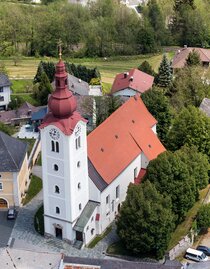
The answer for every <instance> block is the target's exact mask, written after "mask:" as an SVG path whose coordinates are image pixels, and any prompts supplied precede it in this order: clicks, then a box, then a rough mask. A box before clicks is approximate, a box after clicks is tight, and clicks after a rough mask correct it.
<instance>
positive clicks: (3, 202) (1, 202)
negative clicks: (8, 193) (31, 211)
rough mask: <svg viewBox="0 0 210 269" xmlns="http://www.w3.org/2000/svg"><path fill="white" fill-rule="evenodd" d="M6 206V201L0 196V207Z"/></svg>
mask: <svg viewBox="0 0 210 269" xmlns="http://www.w3.org/2000/svg"><path fill="white" fill-rule="evenodd" d="M7 208H8V204H7V201H6V200H4V199H3V198H0V209H7Z"/></svg>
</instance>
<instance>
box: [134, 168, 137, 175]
mask: <svg viewBox="0 0 210 269" xmlns="http://www.w3.org/2000/svg"><path fill="white" fill-rule="evenodd" d="M136 177H137V167H136V168H135V169H134V178H136Z"/></svg>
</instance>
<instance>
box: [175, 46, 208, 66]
mask: <svg viewBox="0 0 210 269" xmlns="http://www.w3.org/2000/svg"><path fill="white" fill-rule="evenodd" d="M193 50H194V51H196V52H197V53H198V54H199V56H200V60H201V64H202V65H203V66H204V67H209V62H210V49H204V48H193V47H187V46H184V48H180V49H178V50H177V51H176V54H175V56H174V58H173V61H172V68H173V69H176V68H183V67H184V66H186V60H187V58H188V56H189V53H190V52H192V51H193Z"/></svg>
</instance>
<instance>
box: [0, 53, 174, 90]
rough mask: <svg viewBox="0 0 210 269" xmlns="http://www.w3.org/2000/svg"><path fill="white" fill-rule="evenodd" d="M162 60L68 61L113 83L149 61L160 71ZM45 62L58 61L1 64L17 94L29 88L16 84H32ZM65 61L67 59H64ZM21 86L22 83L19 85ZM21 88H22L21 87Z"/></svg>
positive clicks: (142, 57) (144, 57) (25, 60)
mask: <svg viewBox="0 0 210 269" xmlns="http://www.w3.org/2000/svg"><path fill="white" fill-rule="evenodd" d="M168 56H169V58H171V54H168ZM161 59H162V53H161V54H155V55H137V56H120V57H110V58H106V59H103V58H95V59H93V58H82V59H77V58H73V59H67V61H69V62H72V63H75V64H82V65H85V66H87V67H97V68H98V69H99V71H100V72H101V75H102V82H105V83H109V84H110V83H112V82H113V79H114V77H115V75H116V74H117V73H120V72H123V71H127V70H129V69H131V68H135V67H138V66H139V65H140V64H141V63H142V62H143V61H145V60H147V61H148V62H149V63H150V64H151V65H152V67H153V68H154V69H155V71H157V70H158V67H159V64H160V61H161ZM40 60H43V61H54V62H57V59H55V58H54V59H53V58H43V59H41V58H40V59H35V58H23V59H22V60H21V62H20V63H18V65H17V66H15V65H14V62H13V60H12V59H3V60H0V62H2V63H4V65H5V67H6V69H7V71H8V74H9V77H10V79H13V80H14V86H13V87H14V88H15V93H18V92H21V91H22V88H25V87H27V83H26V85H25V84H24V85H18V82H16V81H17V80H19V79H24V80H25V81H26V82H28V83H29V84H30V81H28V80H31V79H33V78H34V76H35V74H36V71H37V66H38V64H39V62H40ZM64 60H65V59H64ZM24 83H25V82H24ZM19 84H21V83H19ZM19 86H20V87H21V88H20V87H19Z"/></svg>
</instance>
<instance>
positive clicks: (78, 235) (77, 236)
mask: <svg viewBox="0 0 210 269" xmlns="http://www.w3.org/2000/svg"><path fill="white" fill-rule="evenodd" d="M76 240H78V241H83V234H82V232H78V231H76Z"/></svg>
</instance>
